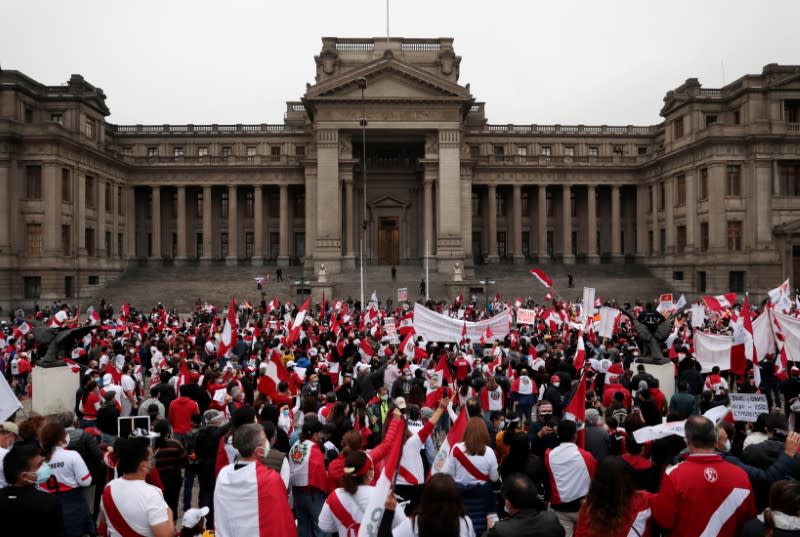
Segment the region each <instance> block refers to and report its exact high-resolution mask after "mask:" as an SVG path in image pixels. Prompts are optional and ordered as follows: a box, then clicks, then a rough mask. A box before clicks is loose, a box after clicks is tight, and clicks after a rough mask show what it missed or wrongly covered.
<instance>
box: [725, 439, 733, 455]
mask: <svg viewBox="0 0 800 537" xmlns="http://www.w3.org/2000/svg"><path fill="white" fill-rule="evenodd" d="M730 450H731V441H730V440H725V448H724V449H723V451H724V452H725V453H729V452H730Z"/></svg>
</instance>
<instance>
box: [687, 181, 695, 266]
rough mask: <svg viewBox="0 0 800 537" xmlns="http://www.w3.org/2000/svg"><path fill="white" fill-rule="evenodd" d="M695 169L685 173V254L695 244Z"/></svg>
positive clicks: (691, 250) (692, 250)
mask: <svg viewBox="0 0 800 537" xmlns="http://www.w3.org/2000/svg"><path fill="white" fill-rule="evenodd" d="M696 179H697V170H690V171H688V172H687V173H686V254H693V253H694V252H695V247H696V246H695V245H696V244H697V181H696Z"/></svg>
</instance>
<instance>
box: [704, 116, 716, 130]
mask: <svg viewBox="0 0 800 537" xmlns="http://www.w3.org/2000/svg"><path fill="white" fill-rule="evenodd" d="M716 122H717V115H716V114H706V128H708V127H710V126H711V125H713V124H714V123H716Z"/></svg>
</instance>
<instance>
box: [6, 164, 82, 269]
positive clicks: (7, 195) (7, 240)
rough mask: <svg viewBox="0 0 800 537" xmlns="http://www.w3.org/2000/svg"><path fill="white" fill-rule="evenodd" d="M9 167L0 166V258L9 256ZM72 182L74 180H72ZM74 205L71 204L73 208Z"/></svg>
mask: <svg viewBox="0 0 800 537" xmlns="http://www.w3.org/2000/svg"><path fill="white" fill-rule="evenodd" d="M10 175H11V166H10V165H9V166H0V192H3V195H2V196H0V256H6V255H10V254H11V221H10V216H11V179H10V177H9V176H10ZM73 180H74V179H73ZM74 206H75V205H74V204H73V207H74Z"/></svg>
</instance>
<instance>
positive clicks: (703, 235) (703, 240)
mask: <svg viewBox="0 0 800 537" xmlns="http://www.w3.org/2000/svg"><path fill="white" fill-rule="evenodd" d="M700 251H701V252H707V251H708V222H702V223H701V224H700Z"/></svg>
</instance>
